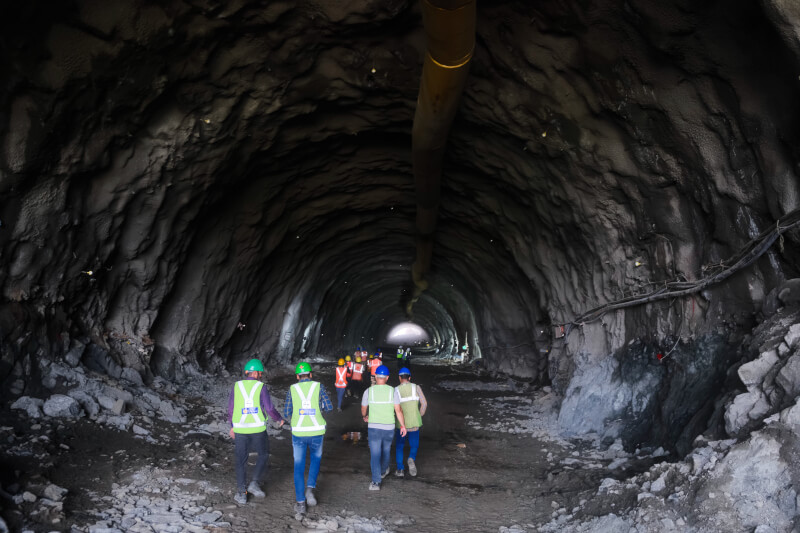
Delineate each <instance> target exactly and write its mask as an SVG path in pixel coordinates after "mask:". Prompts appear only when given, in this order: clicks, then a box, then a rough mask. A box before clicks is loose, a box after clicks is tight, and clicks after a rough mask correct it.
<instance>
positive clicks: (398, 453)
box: [394, 428, 422, 470]
mask: <svg viewBox="0 0 800 533" xmlns="http://www.w3.org/2000/svg"><path fill="white" fill-rule="evenodd" d="M421 431H422V428H420V429H418V430H416V431H409V432H408V433H406V436H405V437H401V436H400V430H399V429H395V430H394V432H395V434H396V435H397V445H396V446H395V448H394V459H395V461H396V462H397V469H398V470H404V468H403V452H404V451H405V450H404V448H405V446H406V441H408V445H409V446H411V451H410V452H409V453H408V458H409V459H414V460H415V461H416V460H417V450H419V434H420V432H421Z"/></svg>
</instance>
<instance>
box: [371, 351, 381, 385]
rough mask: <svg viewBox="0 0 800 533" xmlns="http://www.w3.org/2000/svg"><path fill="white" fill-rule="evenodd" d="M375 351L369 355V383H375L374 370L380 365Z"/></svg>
mask: <svg viewBox="0 0 800 533" xmlns="http://www.w3.org/2000/svg"><path fill="white" fill-rule="evenodd" d="M377 355H378V354H377V353H376V354H375V355H374V356H373V355H370V356H369V381H370V385H375V371H376V370H377V369H378V367H379V366H381V360H380V359H378V357H377Z"/></svg>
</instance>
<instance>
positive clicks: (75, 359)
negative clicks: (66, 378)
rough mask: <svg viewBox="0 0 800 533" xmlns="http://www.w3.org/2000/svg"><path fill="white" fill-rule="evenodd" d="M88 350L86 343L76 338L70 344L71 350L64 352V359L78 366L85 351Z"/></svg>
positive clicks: (69, 363) (73, 365)
mask: <svg viewBox="0 0 800 533" xmlns="http://www.w3.org/2000/svg"><path fill="white" fill-rule="evenodd" d="M85 350H86V345H85V344H83V343H82V342H78V341H76V340H73V341H72V344H71V345H70V349H69V351H68V352H67V353H66V354H64V361H66V363H67V364H68V365H69V366H72V367H76V366H78V365H79V364H80V362H81V357H83V352H84V351H85Z"/></svg>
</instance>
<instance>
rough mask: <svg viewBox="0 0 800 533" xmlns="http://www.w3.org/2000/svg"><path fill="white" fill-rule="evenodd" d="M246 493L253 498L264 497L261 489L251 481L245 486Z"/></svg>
mask: <svg viewBox="0 0 800 533" xmlns="http://www.w3.org/2000/svg"><path fill="white" fill-rule="evenodd" d="M247 492H249V493H250V494H252V495H253V496H255V497H256V498H263V497H264V496H266V494H265V493H264V491H263V490H261V487H259V486H258V483H256V482H255V481H251V482H250V484H249V485H248V486H247Z"/></svg>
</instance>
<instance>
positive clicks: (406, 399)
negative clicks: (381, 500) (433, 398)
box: [394, 367, 428, 477]
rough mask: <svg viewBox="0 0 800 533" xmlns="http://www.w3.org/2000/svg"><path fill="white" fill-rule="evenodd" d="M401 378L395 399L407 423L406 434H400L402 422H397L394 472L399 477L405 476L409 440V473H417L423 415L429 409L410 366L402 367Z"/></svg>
mask: <svg viewBox="0 0 800 533" xmlns="http://www.w3.org/2000/svg"><path fill="white" fill-rule="evenodd" d="M398 376H399V378H400V385H399V386H397V387H395V389H394V395H395V400H396V401H398V402H400V408H401V409H402V410H403V419H404V420H405V425H406V431H407V433H406V436H405V437H404V436H402V435H400V424H399V423H395V426H396V429H395V435H396V437H397V442H396V443H395V449H394V455H395V461H396V463H397V472H395V473H394V475H396V476H397V477H403V475H404V470H405V468H403V454H404V452H405V445H406V441H408V444H409V446H410V447H411V451H410V452H409V454H408V473H409V474H410V475H411V476H412V477H414V476H416V475H417V464H416V460H417V450H419V436H420V430H421V429H422V417H423V416H424V415H425V411H427V410H428V401H427V400H426V399H425V395H424V394H422V389H420V388H419V385H417V384H416V383H411V370H409V369H408V368H405V367H404V368H401V369H400V372H399V373H398Z"/></svg>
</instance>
